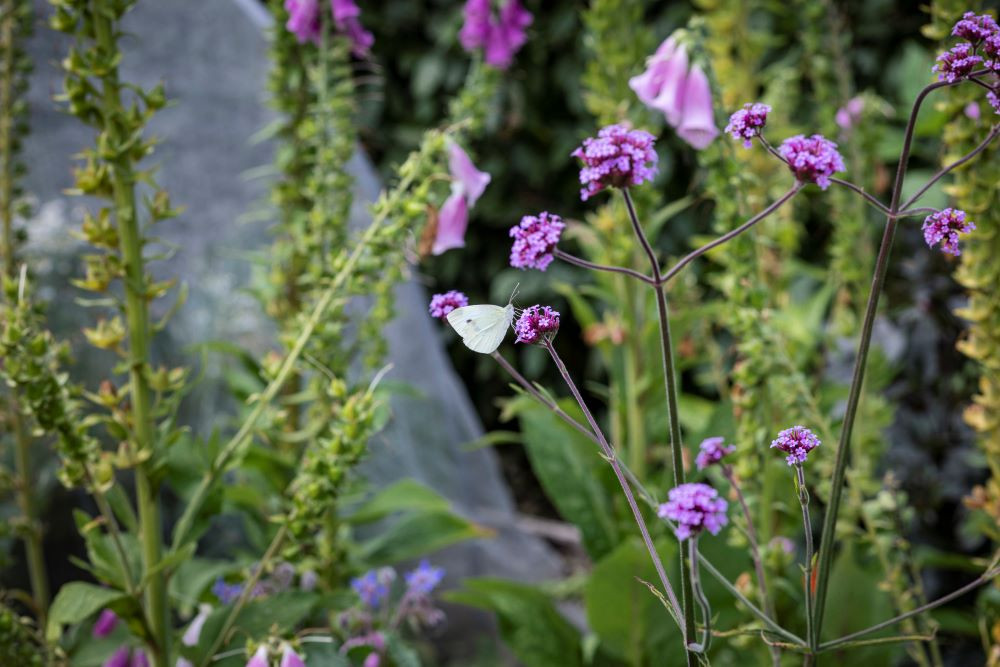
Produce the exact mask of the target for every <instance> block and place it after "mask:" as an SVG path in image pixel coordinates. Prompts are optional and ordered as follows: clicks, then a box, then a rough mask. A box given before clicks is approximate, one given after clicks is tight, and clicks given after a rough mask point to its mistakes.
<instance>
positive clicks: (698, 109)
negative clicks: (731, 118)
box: [677, 65, 719, 150]
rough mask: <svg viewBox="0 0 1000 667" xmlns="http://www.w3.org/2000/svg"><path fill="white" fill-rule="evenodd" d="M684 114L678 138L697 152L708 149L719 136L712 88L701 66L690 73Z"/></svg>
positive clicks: (685, 90) (685, 92)
mask: <svg viewBox="0 0 1000 667" xmlns="http://www.w3.org/2000/svg"><path fill="white" fill-rule="evenodd" d="M683 109H684V112H683V117H682V118H681V122H680V125H678V127H677V136H679V137H680V138H681V139H683V140H684V141H686V142H688V143H689V144H691V146H693V147H694V148H696V149H697V150H702V149H703V148H707V147H708V145H709V144H710V143H712V141H713V140H714V139H715V137H716V136H718V134H719V130H718V128H717V127H715V115H714V114H713V113H712V87H711V86H710V85H709V83H708V77H707V76H705V72H704V71H703V70H702V69H701V67H700V66H699V65H694V66H693V67H692V68H691V71H690V72H689V73H688V76H687V81H686V82H685V85H684V106H683Z"/></svg>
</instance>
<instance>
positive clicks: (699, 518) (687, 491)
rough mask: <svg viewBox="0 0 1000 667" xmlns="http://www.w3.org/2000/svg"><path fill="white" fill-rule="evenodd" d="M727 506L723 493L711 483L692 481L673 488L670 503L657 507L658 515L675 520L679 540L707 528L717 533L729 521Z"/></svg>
mask: <svg viewBox="0 0 1000 667" xmlns="http://www.w3.org/2000/svg"><path fill="white" fill-rule="evenodd" d="M727 506H728V503H726V501H725V500H723V499H722V498H720V497H719V492H718V491H716V490H715V489H713V488H712V487H710V486H709V485H708V484H700V483H688V484H681V485H680V486H677V487H674V488H672V489H670V494H669V496H668V500H667V502H665V503H663V504H662V505H660V506H659V507H658V508H657V510H656V514H657V516H659V517H660V518H661V519H670V520H671V521H673V522H675V523H676V524H677V526H676V527H675V528H674V534H675V535H676V536H677V539H678V540H686V539H688V538H690V537H696V536H697V535H698V533H700V532H701V531H702V530H703V529H704V530H707V531H708V532H710V533H711V534H712V535H717V534H718V533H719V531H720V530H722V527H723V526H725V525H726V523H727V522H728V518H727V517H726V507H727Z"/></svg>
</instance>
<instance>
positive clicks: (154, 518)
mask: <svg viewBox="0 0 1000 667" xmlns="http://www.w3.org/2000/svg"><path fill="white" fill-rule="evenodd" d="M112 15H113V14H112V12H111V10H110V9H107V11H105V10H104V8H103V7H98V8H97V9H95V10H94V12H93V20H94V34H95V37H96V40H97V43H98V45H99V46H100V48H102V49H105V50H106V52H107V53H114V52H115V50H116V45H115V35H114V29H115V28H114V26H113V25H112V22H111V19H110V18H109V16H112ZM101 81H102V86H103V88H102V96H103V99H102V102H103V109H102V113H103V114H104V124H103V125H104V127H103V130H104V132H105V133H106V134H107V138H108V141H109V144H110V145H111V146H112V147H118V146H122V145H123V144H125V142H126V141H128V139H129V138H128V137H125V136H121V131H120V129H119V124H118V123H117V122H116V116H117V115H118V114H120V113H124V112H123V110H122V100H121V88H120V85H119V82H118V70H117V68H116V67H111V68H109V69H108V71H107V73H106V74H105V75H104V76H103V77H101ZM108 165H109V167H110V169H111V183H112V188H113V192H114V208H115V218H116V221H117V228H118V237H119V251H120V252H121V257H122V263H123V270H124V273H125V279H124V281H123V282H124V289H125V319H126V322H127V325H128V338H129V357H130V358H129V386H130V389H129V396H130V399H131V403H132V430H133V435H134V439H135V442H134V446H135V450H136V451H135V454H142V455H146V456H143V457H141V458H148V456H153V455H154V453H155V451H156V442H155V432H154V425H153V406H152V401H151V398H150V389H149V381H148V369H149V299H148V291H147V285H146V269H145V264H144V261H143V256H142V248H143V239H142V233H141V231H140V229H139V220H138V215H137V212H136V206H135V200H136V197H135V181H136V179H135V173H134V171H133V165H132V162H131V158H130V157H129V156H128V155H127V154H123V153H118V154H116V155H115V156H114V157H112V158H111V159H110V160H109V162H108ZM154 460H155V457H154ZM149 466H150V464H149V463H148V462H145V463H141V464H139V465H138V466H136V469H135V489H136V504H137V505H138V508H139V531H140V541H141V542H142V561H143V570H144V573H145V574H144V579H145V580H146V581H147V585H146V606H147V607H148V614H149V620H150V625H151V629H152V633H153V636H152V646H151V647H150V648H151V649H152V650H151V656H150V657H151V658H152V664H153V667H165V666H166V665H167V664H168V663H169V646H168V643H169V642H168V633H169V628H168V626H167V596H166V584H167V582H166V574H165V572H164V571H163V569H162V568H157V565H158V564H159V562H160V558H161V551H162V545H161V541H162V525H161V517H160V507H159V498H158V489H157V487H156V484H155V483H154V482H153V480H152V479H150V472H151V471H150V470H149Z"/></svg>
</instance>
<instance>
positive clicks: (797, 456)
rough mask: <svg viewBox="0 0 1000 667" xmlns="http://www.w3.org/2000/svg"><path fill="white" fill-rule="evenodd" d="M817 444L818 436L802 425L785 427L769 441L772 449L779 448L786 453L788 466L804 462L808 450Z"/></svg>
mask: <svg viewBox="0 0 1000 667" xmlns="http://www.w3.org/2000/svg"><path fill="white" fill-rule="evenodd" d="M819 446H820V441H819V438H817V437H816V435H815V434H814V433H813V432H812V431H810V430H809V429H807V428H806V427H804V426H793V427H792V428H786V429H785V430H784V431H782V432H781V433H779V434H778V437H777V438H776V439H774V440H772V441H771V448H772V449H780V450H781V451H783V452H785V453H786V454H788V456H786V457H785V461H786V462H787V463H788V465H790V466H793V465H798V464H801V463H805V462H806V457H807V456H808V454H809V452H811V451H812V450H814V449H816V448H817V447H819Z"/></svg>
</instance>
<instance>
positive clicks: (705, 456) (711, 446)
mask: <svg viewBox="0 0 1000 667" xmlns="http://www.w3.org/2000/svg"><path fill="white" fill-rule="evenodd" d="M725 441H726V440H725V438H723V437H721V436H717V437H714V438H706V439H705V440H702V441H701V444H700V445H699V446H698V449H699V450H700V451H699V452H698V456H696V457H695V459H694V463H695V465H696V466H698V470H704V469H705V468H707V467H708V466H710V465H712V464H713V463H718V462H719V461H721V460H722V459H723V458H724V457H725V456H726V455H728V454H732V453H733V452H735V451H736V446H735V445H729V446H728V447H727V446H726V445H723V444H722V443H724V442H725Z"/></svg>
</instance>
